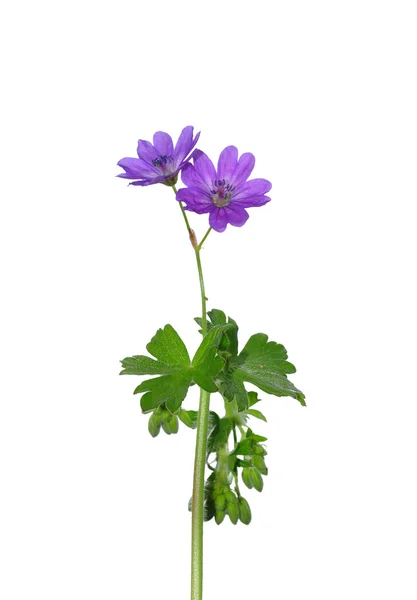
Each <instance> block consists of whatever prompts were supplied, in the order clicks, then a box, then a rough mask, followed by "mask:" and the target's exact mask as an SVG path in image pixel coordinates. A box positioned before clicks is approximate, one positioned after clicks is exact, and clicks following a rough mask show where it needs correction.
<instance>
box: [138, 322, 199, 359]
mask: <svg viewBox="0 0 417 600" xmlns="http://www.w3.org/2000/svg"><path fill="white" fill-rule="evenodd" d="M146 349H147V351H148V352H149V354H152V356H154V357H155V358H157V359H158V360H160V361H161V362H163V363H165V364H166V365H171V366H175V367H177V366H179V365H182V366H183V367H186V366H188V365H189V364H190V356H189V354H188V350H187V348H186V347H185V344H184V342H183V341H182V339H181V338H180V336H179V335H178V333H177V332H176V331H175V329H174V328H173V327H172V325H165V327H164V328H163V329H158V331H157V332H156V334H155V335H154V336H153V338H152V339H151V341H150V342H149V344H148V345H147V346H146Z"/></svg>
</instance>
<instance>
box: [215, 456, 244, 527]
mask: <svg viewBox="0 0 417 600" xmlns="http://www.w3.org/2000/svg"><path fill="white" fill-rule="evenodd" d="M216 458H217V464H216V469H215V470H214V471H213V472H212V473H211V475H210V477H209V478H208V479H207V481H206V486H205V520H206V521H209V520H210V519H212V518H213V517H214V520H215V521H216V523H217V525H220V523H222V522H223V521H224V519H225V517H226V515H227V516H228V517H229V519H230V521H231V522H232V523H233V525H236V523H237V522H238V521H239V520H240V521H241V522H242V523H244V524H245V525H249V523H250V522H251V519H252V513H251V509H250V506H249V503H248V501H247V500H246V499H245V498H243V496H241V495H240V491H239V486H238V483H237V472H236V471H232V470H231V468H230V467H231V466H233V463H234V461H233V460H230V459H231V456H230V455H229V452H228V449H227V444H224V445H222V446H220V447H219V449H218V451H217V452H216ZM234 480H235V488H234V491H233V490H232V487H231V486H232V482H233V481H234Z"/></svg>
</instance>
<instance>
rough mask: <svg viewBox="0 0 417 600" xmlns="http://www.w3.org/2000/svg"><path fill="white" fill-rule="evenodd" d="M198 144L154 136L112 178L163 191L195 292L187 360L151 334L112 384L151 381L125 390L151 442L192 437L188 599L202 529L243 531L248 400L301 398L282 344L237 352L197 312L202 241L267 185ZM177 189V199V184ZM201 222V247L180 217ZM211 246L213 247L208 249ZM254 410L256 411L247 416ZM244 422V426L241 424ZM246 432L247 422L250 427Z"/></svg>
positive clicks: (225, 334)
mask: <svg viewBox="0 0 417 600" xmlns="http://www.w3.org/2000/svg"><path fill="white" fill-rule="evenodd" d="M199 136H200V134H197V135H196V136H194V135H193V128H192V127H190V126H189V127H185V128H184V129H183V131H182V132H181V135H180V136H179V138H178V141H177V143H176V144H175V146H174V144H173V142H172V139H171V137H170V136H169V135H168V134H167V133H164V132H161V131H158V132H157V133H155V135H154V137H153V144H152V143H150V142H147V141H144V140H139V143H138V158H123V159H122V160H120V161H119V162H118V165H119V166H120V167H122V168H123V169H124V171H125V172H124V173H121V174H120V175H119V177H122V178H125V179H129V180H131V182H130V184H131V185H134V186H148V185H152V184H157V183H162V184H164V185H165V186H167V187H170V188H171V189H172V190H173V192H174V195H175V196H174V197H173V198H175V199H176V201H177V202H178V206H179V209H180V211H181V213H182V216H183V218H184V222H185V225H186V228H187V231H188V235H189V238H190V241H191V245H192V248H193V251H194V253H195V257H196V262H197V272H198V278H199V283H200V291H201V314H200V316H198V317H196V318H195V321H196V322H197V324H198V326H199V332H200V334H201V336H202V340H201V343H200V345H199V347H198V349H197V351H196V352H195V354H194V356H193V357H192V358H191V356H190V354H189V352H188V350H187V347H186V345H185V343H184V342H183V340H182V339H181V337H180V336H179V334H178V333H177V332H176V330H175V329H174V328H173V327H172V325H165V326H164V327H163V328H161V329H158V331H157V332H156V334H155V336H154V337H153V338H152V339H151V341H150V342H149V343H148V345H147V346H146V349H147V351H148V354H149V355H150V356H149V355H135V356H131V357H128V358H125V359H123V360H122V361H121V362H122V367H123V370H122V371H121V374H122V375H139V376H144V375H151V376H152V377H151V379H145V380H144V381H142V382H141V383H140V384H139V385H138V386H137V387H136V389H135V391H134V393H135V394H141V398H140V404H141V408H142V411H143V413H145V414H148V415H149V421H148V429H149V433H150V434H151V435H152V437H157V436H158V435H159V433H160V432H161V431H163V432H164V433H166V434H168V435H170V434H175V433H177V432H178V430H179V424H180V422H181V423H183V424H184V425H185V426H187V427H190V428H193V429H196V447H195V461H194V479H193V494H192V498H191V500H190V503H189V510H190V511H191V514H192V548H191V599H192V600H201V599H202V595H203V523H204V521H210V520H212V519H213V520H214V521H215V522H216V523H217V524H218V525H219V524H220V523H222V521H223V520H224V519H225V517H226V516H227V517H228V518H229V519H230V521H231V522H232V523H233V524H236V523H237V522H238V521H240V522H241V523H243V524H245V525H249V523H250V521H251V509H250V507H249V503H248V501H247V499H246V498H244V497H243V496H242V493H241V490H242V484H243V486H245V487H246V488H249V489H254V490H256V491H258V492H261V491H262V489H263V477H265V476H266V475H267V474H268V469H267V466H266V464H265V456H266V453H267V452H266V449H265V444H264V442H265V441H266V438H265V437H263V436H261V435H258V434H256V433H255V432H254V430H253V429H252V424H251V426H249V421H250V420H252V419H255V420H256V419H261V420H263V421H266V419H265V416H264V415H263V414H262V412H261V411H260V410H259V408H258V407H259V402H260V400H261V399H260V398H259V396H258V392H257V391H253V390H248V389H247V384H251V385H252V386H254V387H256V388H258V389H259V390H261V391H262V392H264V393H266V394H272V395H274V396H291V397H293V398H295V399H296V400H298V402H299V403H300V404H301V405H302V406H305V401H304V394H303V393H302V392H301V391H300V390H299V389H297V388H296V387H295V386H294V385H293V384H292V383H291V381H290V380H289V379H288V375H290V374H292V373H294V372H295V367H294V365H292V364H291V363H290V362H288V360H287V352H286V350H285V348H284V346H283V345H282V344H278V343H276V342H274V341H270V340H269V339H268V336H267V335H266V334H265V333H255V334H254V335H252V336H251V337H250V338H249V340H248V341H247V342H246V344H245V345H244V346H243V348H242V349H239V346H238V325H237V323H236V322H235V321H234V320H233V318H231V317H230V316H228V315H226V314H225V313H224V312H223V311H221V310H219V309H215V308H213V309H212V310H210V311H207V298H206V291H205V286H204V277H203V269H202V263H201V251H202V248H203V243H204V242H205V241H206V239H207V237H208V235H209V234H210V232H211V231H215V232H217V233H223V232H224V231H226V229H227V227H228V225H232V226H235V227H242V225H244V224H245V223H246V221H247V220H248V218H249V213H248V211H247V209H248V208H249V209H250V208H254V207H257V206H263V205H264V204H266V203H267V202H269V201H270V197H269V196H267V195H266V194H267V193H268V192H269V191H270V190H271V187H272V186H271V183H270V182H269V181H268V180H266V179H249V178H250V176H251V174H252V171H253V169H254V166H255V157H254V156H253V154H250V153H244V154H242V155H241V156H240V158H239V155H238V150H237V148H235V147H234V146H228V147H227V148H225V149H224V150H223V151H222V152H221V154H220V156H219V159H218V163H217V169H216V168H215V166H214V164H213V162H212V161H211V160H210V158H209V157H208V156H207V155H206V154H204V153H203V152H202V151H201V150H198V149H195V147H196V144H197V142H198V140H199ZM180 175H181V180H182V183H183V186H184V187H180V186H178V187H179V189H178V190H177V184H178V178H179V176H180ZM189 212H193V213H197V214H199V215H202V214H208V215H209V217H208V221H209V228H208V230H207V232H206V233H205V235H204V236H203V237H202V239H201V241H200V242H199V241H198V240H197V236H196V234H195V232H194V230H193V229H192V228H191V226H190V223H189V220H188V213H189ZM213 241H214V240H213ZM193 385H196V386H198V387H199V388H200V402H199V407H198V411H194V410H189V409H187V408H186V407H185V406H184V401H185V399H186V397H187V394H188V391H189V389H190V387H191V386H193ZM215 393H218V394H220V395H221V396H222V398H223V400H224V410H225V412H224V414H223V415H219V414H217V413H216V412H214V411H211V410H210V395H211V394H215ZM255 405H256V408H255ZM251 422H252V421H251ZM255 422H256V421H255Z"/></svg>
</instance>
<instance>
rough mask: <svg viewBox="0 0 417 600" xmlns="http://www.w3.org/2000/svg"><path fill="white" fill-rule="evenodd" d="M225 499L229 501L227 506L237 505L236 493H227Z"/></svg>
mask: <svg viewBox="0 0 417 600" xmlns="http://www.w3.org/2000/svg"><path fill="white" fill-rule="evenodd" d="M225 498H226V501H227V504H228V505H229V504H237V498H236V495H235V494H234V492H227V494H225Z"/></svg>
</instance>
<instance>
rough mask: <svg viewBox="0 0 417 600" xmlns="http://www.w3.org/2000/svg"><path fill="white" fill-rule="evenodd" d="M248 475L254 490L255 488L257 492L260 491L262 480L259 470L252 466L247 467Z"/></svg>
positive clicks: (262, 484)
mask: <svg viewBox="0 0 417 600" xmlns="http://www.w3.org/2000/svg"><path fill="white" fill-rule="evenodd" d="M249 475H250V479H251V481H252V484H253V487H254V488H255V490H257V491H258V492H262V490H263V487H264V481H263V479H262V475H261V474H260V473H259V471H258V470H257V469H255V468H253V467H252V468H251V469H249Z"/></svg>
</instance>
